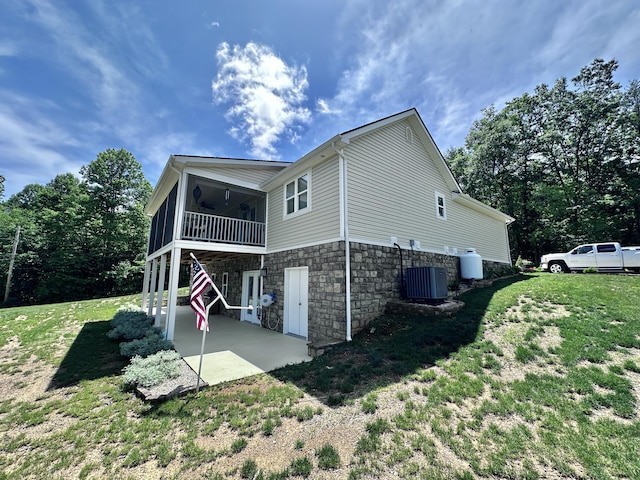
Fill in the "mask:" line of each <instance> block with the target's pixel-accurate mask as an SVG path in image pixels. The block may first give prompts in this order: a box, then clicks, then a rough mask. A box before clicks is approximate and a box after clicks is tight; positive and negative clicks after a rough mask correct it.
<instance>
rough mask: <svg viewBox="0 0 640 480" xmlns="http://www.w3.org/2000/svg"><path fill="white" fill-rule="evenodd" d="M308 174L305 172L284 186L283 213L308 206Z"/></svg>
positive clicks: (286, 213) (300, 210) (300, 209)
mask: <svg viewBox="0 0 640 480" xmlns="http://www.w3.org/2000/svg"><path fill="white" fill-rule="evenodd" d="M309 193H310V192H309V174H308V173H305V174H304V175H302V176H301V177H298V178H296V179H295V180H294V181H293V182H289V183H287V184H286V185H285V186H284V201H285V210H284V211H285V215H291V214H293V213H297V212H302V211H305V210H306V209H307V208H309V198H310V197H309Z"/></svg>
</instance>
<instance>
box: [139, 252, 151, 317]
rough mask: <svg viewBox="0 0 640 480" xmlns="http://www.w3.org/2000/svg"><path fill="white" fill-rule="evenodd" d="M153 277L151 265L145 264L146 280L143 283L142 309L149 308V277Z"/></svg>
mask: <svg viewBox="0 0 640 480" xmlns="http://www.w3.org/2000/svg"><path fill="white" fill-rule="evenodd" d="M150 276H151V263H150V262H148V261H146V262H145V263H144V280H143V281H142V304H141V305H140V308H142V309H143V310H144V309H145V308H147V300H148V299H149V277H150Z"/></svg>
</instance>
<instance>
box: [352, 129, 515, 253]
mask: <svg viewBox="0 0 640 480" xmlns="http://www.w3.org/2000/svg"><path fill="white" fill-rule="evenodd" d="M407 126H409V122H406V121H405V122H398V123H394V124H390V125H388V126H387V127H384V128H382V129H379V130H376V131H373V132H372V133H370V134H367V135H364V136H363V137H360V138H357V139H355V140H353V141H352V142H351V144H350V145H349V146H347V147H346V148H345V156H346V158H347V165H348V174H347V177H348V181H349V185H348V191H349V236H350V238H351V239H353V240H356V241H365V242H372V243H382V244H390V238H391V237H397V238H398V241H399V242H400V244H401V245H408V244H409V241H410V240H416V241H419V242H420V246H421V249H423V250H429V251H435V252H443V253H444V247H445V246H449V247H455V248H457V249H458V251H459V252H460V253H462V249H464V248H466V247H473V248H476V249H477V251H478V253H479V254H480V255H481V256H483V257H484V258H487V259H490V260H497V261H504V262H508V261H509V257H508V255H509V254H508V248H507V246H506V233H505V228H504V223H503V222H500V221H497V220H494V219H492V218H490V217H488V216H486V215H483V214H481V213H479V212H477V211H475V210H471V209H469V208H467V207H466V206H462V205H459V204H456V203H455V202H453V201H452V198H451V193H450V187H449V186H448V185H447V184H446V182H445V181H444V178H443V177H442V174H441V173H440V171H439V170H438V169H437V168H436V165H435V163H434V162H433V160H432V159H431V157H430V156H429V155H428V153H427V151H426V150H425V148H424V146H423V145H422V143H421V142H420V141H419V140H418V138H417V137H414V139H413V142H412V143H411V144H409V143H408V142H407V141H406V128H407ZM435 192H440V193H441V194H442V196H443V198H444V202H445V208H446V219H447V221H446V222H443V221H442V220H441V219H440V218H438V216H437V215H434V195H435Z"/></svg>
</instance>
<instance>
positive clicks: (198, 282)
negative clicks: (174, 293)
mask: <svg viewBox="0 0 640 480" xmlns="http://www.w3.org/2000/svg"><path fill="white" fill-rule="evenodd" d="M209 285H213V282H212V281H211V278H210V277H209V275H207V272H205V270H204V268H202V265H200V262H198V260H196V259H195V258H194V259H193V283H192V285H191V308H193V310H194V311H195V312H196V322H197V325H198V330H204V329H205V328H206V329H207V332H208V331H209V322H208V321H207V309H206V308H205V306H204V300H203V299H202V293H203V292H204V291H205V290H206V289H207V287H208V286H209Z"/></svg>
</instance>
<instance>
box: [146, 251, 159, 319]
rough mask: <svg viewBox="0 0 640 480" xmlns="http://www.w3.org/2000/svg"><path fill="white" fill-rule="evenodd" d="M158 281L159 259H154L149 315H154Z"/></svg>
mask: <svg viewBox="0 0 640 480" xmlns="http://www.w3.org/2000/svg"><path fill="white" fill-rule="evenodd" d="M157 280H158V259H157V258H154V259H153V261H152V264H151V290H150V291H149V307H148V308H147V315H148V316H151V315H152V314H153V304H154V301H155V295H156V285H157Z"/></svg>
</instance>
